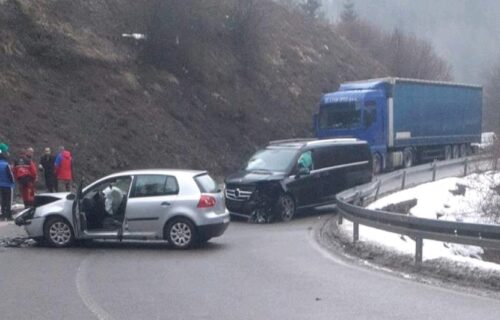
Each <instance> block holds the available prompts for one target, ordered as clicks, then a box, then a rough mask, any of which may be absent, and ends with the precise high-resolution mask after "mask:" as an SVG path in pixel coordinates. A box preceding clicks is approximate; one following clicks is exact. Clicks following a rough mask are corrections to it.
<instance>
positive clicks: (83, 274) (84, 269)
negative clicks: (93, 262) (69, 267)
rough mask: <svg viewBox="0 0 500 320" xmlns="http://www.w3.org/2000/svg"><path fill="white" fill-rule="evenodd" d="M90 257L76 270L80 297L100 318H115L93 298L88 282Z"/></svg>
mask: <svg viewBox="0 0 500 320" xmlns="http://www.w3.org/2000/svg"><path fill="white" fill-rule="evenodd" d="M90 257H91V255H88V256H87V257H86V258H85V259H83V261H82V262H81V263H80V266H79V267H78V271H77V272H76V278H75V281H76V289H77V291H78V295H79V296H80V299H82V301H83V303H84V304H85V306H86V307H87V308H88V309H89V310H90V312H92V313H93V314H94V315H95V316H96V317H97V319H99V320H114V318H113V317H112V316H111V315H110V314H109V313H107V312H106V310H104V309H103V308H102V307H101V306H100V305H99V304H98V303H97V302H96V301H95V300H94V298H92V294H91V293H90V289H89V286H88V282H87V275H88V270H89V266H90Z"/></svg>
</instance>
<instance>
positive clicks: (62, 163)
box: [54, 146, 73, 192]
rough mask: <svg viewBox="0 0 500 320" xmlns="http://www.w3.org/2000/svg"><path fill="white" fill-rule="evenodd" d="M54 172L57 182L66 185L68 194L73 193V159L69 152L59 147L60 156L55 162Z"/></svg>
mask: <svg viewBox="0 0 500 320" xmlns="http://www.w3.org/2000/svg"><path fill="white" fill-rule="evenodd" d="M54 171H55V173H56V177H57V181H58V182H60V183H62V184H64V188H65V190H66V191H67V192H70V191H71V180H72V179H73V174H72V172H73V158H72V157H71V153H70V152H69V151H68V150H65V149H64V147H62V146H61V147H59V154H58V155H57V157H56V160H55V162H54Z"/></svg>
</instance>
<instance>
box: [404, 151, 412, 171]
mask: <svg viewBox="0 0 500 320" xmlns="http://www.w3.org/2000/svg"><path fill="white" fill-rule="evenodd" d="M413 159H414V158H413V151H412V150H411V149H410V148H405V149H404V150H403V166H404V167H405V168H409V167H411V166H413Z"/></svg>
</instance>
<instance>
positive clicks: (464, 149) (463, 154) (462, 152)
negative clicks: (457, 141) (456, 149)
mask: <svg viewBox="0 0 500 320" xmlns="http://www.w3.org/2000/svg"><path fill="white" fill-rule="evenodd" d="M460 157H467V146H466V145H465V144H461V145H460Z"/></svg>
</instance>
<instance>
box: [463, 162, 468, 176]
mask: <svg viewBox="0 0 500 320" xmlns="http://www.w3.org/2000/svg"><path fill="white" fill-rule="evenodd" d="M468 164H469V158H465V159H464V177H465V176H466V175H467V166H468Z"/></svg>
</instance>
